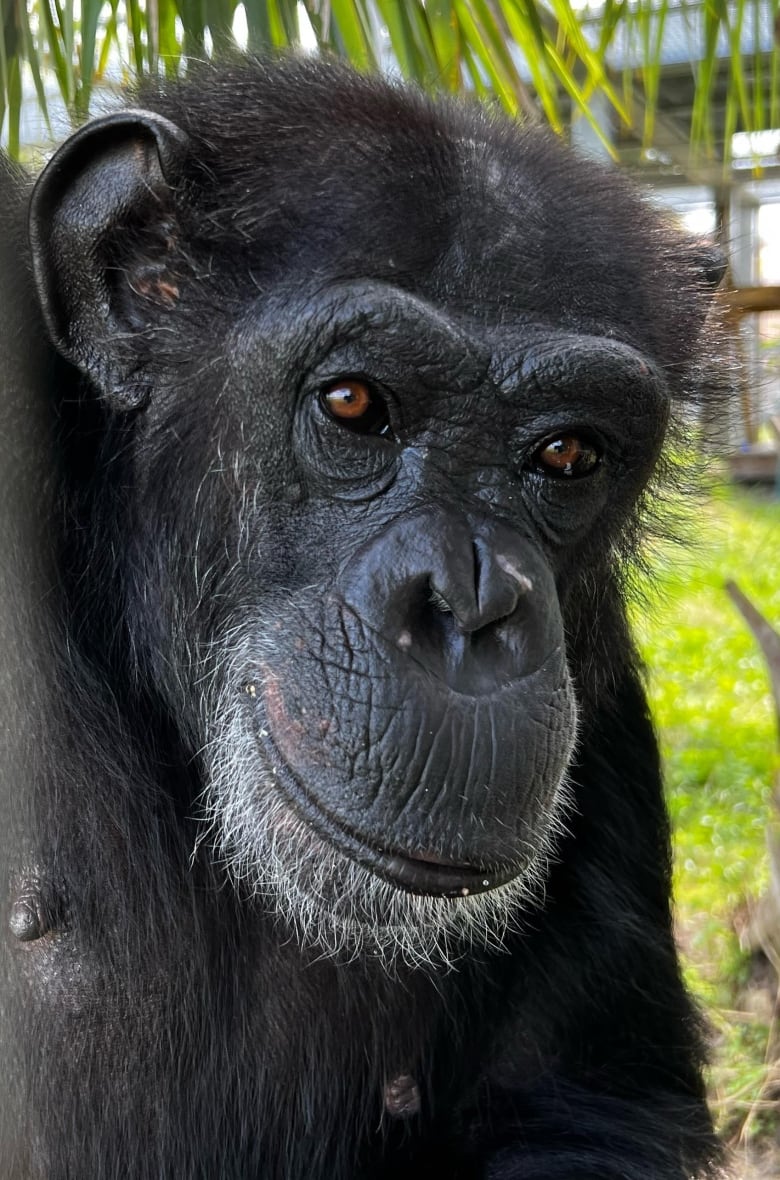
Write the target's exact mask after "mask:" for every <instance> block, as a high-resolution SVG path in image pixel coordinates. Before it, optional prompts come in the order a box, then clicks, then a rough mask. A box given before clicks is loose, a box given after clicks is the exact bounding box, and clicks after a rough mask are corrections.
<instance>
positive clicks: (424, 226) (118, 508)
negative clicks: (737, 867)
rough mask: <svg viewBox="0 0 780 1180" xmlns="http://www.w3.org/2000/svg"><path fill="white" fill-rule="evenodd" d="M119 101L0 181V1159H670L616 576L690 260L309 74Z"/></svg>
mask: <svg viewBox="0 0 780 1180" xmlns="http://www.w3.org/2000/svg"><path fill="white" fill-rule="evenodd" d="M130 102H131V103H132V105H128V106H127V107H125V108H123V109H122V110H119V111H114V113H110V114H107V115H105V116H104V117H102V118H99V119H97V120H96V121H94V122H92V123H90V124H88V125H87V126H85V127H83V128H82V129H81V130H79V131H78V132H76V134H75V135H73V136H72V137H71V138H70V139H69V140H68V141H67V142H66V143H65V144H64V146H63V147H62V148H61V149H60V150H59V151H58V152H57V153H56V154H55V156H54V157H53V159H52V160H51V162H50V163H49V164H48V166H47V167H46V168H45V170H44V171H43V174H42V175H41V177H40V178H39V180H38V181H37V183H36V184H35V186H34V188H33V187H32V186H31V184H29V183H28V182H27V181H26V180H24V179H20V178H19V177H18V176H16V175H15V174H13V173H12V172H11V171H10V169H9V170H7V171H6V172H5V173H3V174H2V177H1V178H0V180H1V183H2V194H1V195H2V208H3V213H2V217H3V245H2V250H3V251H4V258H5V261H4V275H5V277H4V282H3V301H4V302H3V309H2V324H3V327H2V337H3V344H2V349H3V354H4V357H3V380H4V382H5V383H6V386H7V388H6V387H4V392H3V397H4V411H3V412H4V417H5V418H8V421H9V422H10V425H7V428H6V429H5V435H4V439H3V444H2V445H3V461H4V463H5V464H6V474H5V475H4V477H3V488H4V495H3V503H2V505H0V514H1V515H0V529H1V530H2V533H1V535H2V538H3V546H4V563H5V565H4V574H3V578H2V581H1V582H0V623H2V635H3V644H4V651H3V660H4V669H3V671H4V675H3V677H2V680H0V685H2V694H3V695H2V700H1V701H0V707H2V712H3V729H4V739H3V740H4V745H3V751H2V816H1V817H0V818H1V819H2V834H0V842H1V844H0V848H1V850H2V858H3V867H2V873H3V877H2V884H3V910H4V923H3V937H2V944H3V949H2V959H1V960H0V968H1V970H2V975H1V976H0V979H1V980H2V997H1V1002H0V1012H1V1013H2V1023H1V1024H0V1038H1V1042H2V1044H1V1047H2V1051H3V1061H4V1065H3V1070H2V1074H3V1078H2V1082H1V1083H0V1087H2V1093H1V1094H0V1107H2V1111H3V1114H2V1120H1V1121H0V1129H1V1131H2V1141H1V1142H0V1160H1V1161H2V1168H1V1169H0V1170H1V1171H2V1175H3V1177H4V1178H6V1180H120V1178H121V1180H127V1178H130V1180H304V1178H305V1180H383V1178H385V1180H391V1178H392V1180H413V1178H415V1177H417V1178H419V1180H423V1178H425V1180H436V1178H443V1180H476V1178H478V1177H484V1178H489V1180H618V1178H620V1180H685V1178H689V1177H691V1176H694V1175H695V1176H704V1175H712V1174H714V1171H715V1170H716V1169H717V1167H718V1150H717V1145H716V1141H715V1139H714V1136H713V1133H712V1128H711V1124H710V1120H709V1117H708V1114H707V1110H706V1105H705V1100H704V1095H703V1087H702V1081H701V1074H700V1067H701V1059H702V1052H701V1031H700V1028H699V1022H698V1018H697V1015H696V1012H695V1010H694V1008H693V1006H692V1004H691V1003H690V1001H689V999H688V998H687V996H686V994H685V991H684V989H683V986H682V983H681V980H680V973H679V968H678V963H677V958H676V954H675V947H674V942H673V937H672V931H671V923H670V912H669V891H670V880H669V877H670V873H669V846H668V845H669V835H668V829H667V819H666V814H665V810H664V804H663V800H662V790H661V777H660V771H659V758H658V751H657V746H656V740H655V737H654V734H653V729H652V725H651V722H650V719H649V717H648V711H647V706H646V703H645V696H644V692H643V688H642V683H641V674H640V670H639V667H638V660H637V656H636V652H635V650H634V647H633V644H632V641H631V638H630V635H629V632H628V629H627V624H626V612H625V599H626V592H627V587H628V584H629V581H630V579H631V577H632V572H633V573H635V571H636V570H637V569H638V568H641V567H639V566H638V565H637V557H636V555H637V552H638V550H637V544H638V541H639V539H640V537H641V534H642V528H643V526H644V524H645V523H646V521H647V519H648V516H649V515H652V513H653V511H654V508H655V506H656V504H657V503H658V502H659V497H660V495H661V492H660V486H661V482H660V481H659V478H658V476H659V473H660V476H661V477H663V475H664V471H665V470H666V469H668V468H669V467H670V463H669V461H668V460H666V459H665V458H663V454H662V448H663V446H664V440H665V438H667V439H668V438H669V437H670V431H671V432H672V437H679V436H680V429H681V426H680V424H681V423H682V424H684V423H685V422H686V421H687V420H689V419H690V416H691V414H692V412H693V410H694V409H695V407H696V406H697V404H699V403H700V402H702V401H703V399H705V398H708V399H710V412H712V409H713V405H714V404H715V403H714V402H713V401H712V399H718V398H721V399H723V400H725V398H726V396H727V393H728V390H727V388H726V383H725V382H724V381H723V380H722V378H721V376H720V374H719V373H718V372H717V371H715V372H714V373H713V372H712V371H711V370H712V369H713V366H712V365H710V364H708V363H707V361H708V359H709V357H710V356H711V355H712V353H711V348H712V344H711V340H710V329H709V328H708V327H706V326H705V320H706V317H707V311H708V304H709V302H710V296H711V293H712V290H713V289H714V287H715V286H716V285H717V282H718V279H719V276H720V265H719V262H718V260H717V258H716V257H715V256H713V255H711V254H708V253H707V251H706V250H705V249H703V248H702V247H701V246H699V245H695V244H691V243H690V242H689V241H688V240H687V239H685V238H684V237H683V236H682V235H681V234H680V233H679V232H678V231H677V230H675V229H674V228H672V227H671V226H670V225H669V224H667V223H666V222H665V221H664V219H663V218H662V217H661V216H660V215H659V214H657V212H655V211H654V210H653V209H652V208H651V207H650V205H649V204H647V203H646V202H645V201H644V200H643V199H642V198H640V197H639V196H637V195H636V194H635V193H634V192H633V191H632V189H631V187H630V186H629V185H628V184H626V183H625V182H624V181H623V180H622V179H621V178H620V177H619V176H618V175H616V173H615V172H614V171H606V170H603V169H602V168H600V167H598V166H596V165H595V164H592V163H588V162H585V161H583V160H579V159H576V158H575V157H574V156H572V155H571V154H569V152H568V151H567V150H566V149H565V148H564V147H562V146H561V145H559V144H558V143H557V142H556V141H555V140H554V139H553V138H552V137H551V136H550V135H547V134H543V133H541V132H539V131H538V130H532V129H523V128H520V127H517V126H515V125H514V124H512V123H510V122H509V121H507V120H506V119H503V118H501V117H499V116H497V115H495V114H493V113H489V112H487V111H486V110H484V109H479V108H478V107H476V106H474V105H463V104H459V103H455V102H450V101H432V100H430V99H429V98H427V97H425V96H423V95H421V94H418V93H415V92H413V91H409V90H407V89H404V88H402V87H401V86H400V85H397V84H395V83H392V82H389V81H382V80H378V79H371V78H367V77H363V76H360V75H358V74H355V73H353V72H351V71H350V70H348V69H347V68H345V67H342V66H339V65H337V64H333V63H328V62H325V61H316V60H298V59H295V58H289V59H281V60H278V61H270V62H269V61H255V60H251V59H246V60H238V61H233V62H228V63H226V64H223V65H222V66H220V67H211V66H203V67H201V68H199V69H196V70H194V71H193V72H192V73H191V75H190V77H189V79H188V80H184V81H181V80H179V81H167V80H159V81H154V82H147V83H144V84H142V85H141V87H140V89H139V90H138V91H137V92H136V93H135V94H134V95H133V96H132V97H131V99H130ZM26 217H27V218H28V219H29V220H28V230H27V233H26V234H25V233H24V232H23V227H22V222H23V220H24V219H25V218H26ZM6 255H7V257H5V256H6ZM707 322H708V321H707ZM715 368H717V367H715ZM9 407H10V408H11V413H10V416H9V412H8V411H9ZM6 452H7V453H6ZM9 465H10V466H9ZM9 471H11V475H10V476H9V475H8V472H9Z"/></svg>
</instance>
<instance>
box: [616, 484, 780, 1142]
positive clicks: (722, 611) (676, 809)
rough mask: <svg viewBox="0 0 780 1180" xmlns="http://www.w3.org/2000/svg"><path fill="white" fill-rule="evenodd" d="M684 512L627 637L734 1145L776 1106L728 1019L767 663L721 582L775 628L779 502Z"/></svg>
mask: <svg viewBox="0 0 780 1180" xmlns="http://www.w3.org/2000/svg"><path fill="white" fill-rule="evenodd" d="M690 511H691V514H692V515H691V526H692V527H691V530H690V531H691V532H692V533H693V534H694V536H695V538H696V544H695V546H694V548H693V551H692V552H691V551H688V550H680V549H679V548H678V547H676V546H669V547H667V548H665V549H663V550H662V551H661V553H660V555H659V557H658V559H657V560H656V562H655V570H656V574H657V577H658V582H659V601H658V602H656V603H655V604H654V608H653V609H652V610H651V611H649V612H648V611H647V610H644V609H643V610H641V611H640V610H637V611H636V612H635V613H636V620H635V630H636V633H637V637H638V639H639V643H640V648H641V650H642V653H643V656H644V658H645V660H646V661H647V665H648V668H649V673H648V676H649V681H648V684H649V690H650V699H651V704H652V707H653V711H654V714H655V718H656V722H657V725H658V728H659V733H660V737H661V742H662V747H663V751H664V757H665V761H666V773H667V782H668V797H669V806H670V810H671V814H672V819H673V823H674V827H675V884H676V897H677V914H678V930H679V936H680V942H681V945H682V947H683V951H684V955H685V961H686V975H687V978H688V982H689V984H690V986H691V987H692V989H693V990H694V992H695V993H696V994H697V995H698V996H699V997H700V999H701V1001H702V1003H703V1005H704V1007H705V1009H706V1011H707V1015H708V1017H709V1020H710V1022H711V1024H712V1025H713V1027H714V1028H715V1030H716V1046H715V1056H714V1061H713V1067H712V1070H711V1092H712V1097H713V1103H714V1106H715V1111H716V1115H717V1117H718V1120H719V1123H720V1126H721V1129H722V1130H723V1131H724V1133H725V1134H726V1135H727V1136H732V1137H741V1138H742V1139H743V1141H744V1140H746V1139H750V1137H751V1136H752V1137H760V1135H761V1134H762V1133H763V1132H766V1131H767V1130H769V1129H772V1130H777V1127H778V1123H780V1116H778V1114H777V1112H776V1109H775V1115H774V1127H773V1128H769V1127H768V1126H767V1122H768V1121H769V1122H771V1120H772V1116H771V1114H770V1115H769V1116H767V1114H766V1110H770V1111H771V1107H772V1104H771V1103H770V1102H768V1101H766V1100H767V1099H768V1097H769V1090H768V1086H769V1083H770V1067H769V1066H767V1065H766V1064H765V1053H766V1050H767V1045H768V1038H769V1028H768V1025H767V1021H766V1018H765V1017H762V1015H761V1014H755V1013H753V1014H751V1013H749V1012H740V1011H735V1008H736V1007H737V1006H738V1005H739V1004H740V998H741V991H740V987H741V985H744V982H745V979H746V977H747V957H746V955H745V954H744V953H743V952H742V951H741V950H740V948H739V943H738V939H737V935H736V933H735V930H734V918H735V915H736V914H738V913H739V911H740V908H742V909H743V910H744V907H745V904H746V901H747V900H748V899H751V898H753V899H754V898H756V897H757V896H758V895H759V894H760V892H761V890H762V889H763V887H764V886H765V884H766V880H767V858H766V848H765V830H766V825H767V819H768V817H769V814H770V810H769V800H770V795H771V791H772V785H773V782H774V778H775V775H776V774H777V773H778V752H777V751H778V742H777V735H776V727H775V719H774V707H773V703H772V699H771V694H770V687H769V677H768V672H767V668H766V665H765V663H764V661H763V659H762V656H761V654H760V652H759V650H758V648H757V645H756V643H755V640H754V639H753V637H752V635H751V634H750V632H749V630H748V628H747V627H746V625H745V624H744V622H743V620H742V618H741V616H740V615H739V614H738V612H737V610H736V608H735V607H734V606H733V604H732V603H731V600H730V599H729V597H728V596H727V594H726V592H725V590H724V588H723V584H724V582H725V581H726V580H727V579H729V578H731V579H733V580H734V581H736V582H737V583H738V585H739V586H740V588H741V589H742V590H743V591H744V592H745V593H746V594H747V595H748V597H749V598H751V599H752V601H753V602H754V604H755V605H756V606H757V607H758V609H759V610H760V611H761V612H762V613H763V614H764V615H765V617H767V618H768V619H769V621H770V622H772V623H773V624H774V625H775V626H777V625H779V624H780V501H778V500H777V499H772V498H771V497H770V496H769V495H768V494H764V495H760V494H759V493H756V492H753V493H751V492H747V491H737V490H734V489H725V488H723V489H719V490H716V491H715V492H714V493H713V494H712V495H711V496H710V497H709V498H708V499H707V500H705V501H704V502H700V503H695V504H693V503H692V505H691V509H690ZM776 1076H777V1074H776V1073H775V1078H776Z"/></svg>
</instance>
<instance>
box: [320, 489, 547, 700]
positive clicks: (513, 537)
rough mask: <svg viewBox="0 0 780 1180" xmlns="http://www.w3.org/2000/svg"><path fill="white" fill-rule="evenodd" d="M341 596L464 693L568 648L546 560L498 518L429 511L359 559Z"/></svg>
mask: <svg viewBox="0 0 780 1180" xmlns="http://www.w3.org/2000/svg"><path fill="white" fill-rule="evenodd" d="M339 590H340V593H341V594H342V595H343V598H344V600H345V602H346V603H347V604H348V605H349V606H350V607H351V608H352V609H353V610H354V612H355V614H357V615H358V616H359V617H360V618H361V619H362V620H363V621H364V622H365V623H366V624H368V625H369V626H370V627H371V629H372V630H373V631H374V632H376V633H378V634H379V635H380V636H381V637H382V638H383V639H384V640H387V641H390V642H391V644H392V645H393V646H394V648H395V649H396V650H397V651H398V652H401V653H404V654H408V655H409V656H410V657H413V658H414V659H415V660H416V661H417V663H418V664H420V665H422V666H423V667H425V668H426V669H427V670H428V671H430V672H431V673H433V674H434V675H435V676H436V677H437V678H439V679H442V680H444V681H445V683H447V684H448V685H449V686H450V687H451V688H454V689H456V690H458V691H461V692H468V693H472V694H473V693H486V692H493V691H495V690H496V689H497V688H499V687H501V686H505V685H506V684H508V683H509V682H511V681H513V680H516V679H518V678H520V677H522V676H525V675H529V674H530V673H531V672H534V671H536V669H537V668H539V667H540V666H541V664H542V663H543V662H544V661H545V660H546V659H547V657H548V656H549V655H550V654H551V652H552V651H553V650H555V649H556V648H557V647H558V646H559V645H560V628H559V627H558V628H557V629H556V626H555V625H554V624H555V622H556V619H557V616H556V618H553V615H554V614H555V612H551V611H550V609H549V603H550V602H554V601H555V592H554V586H553V584H552V575H551V573H550V571H549V569H548V567H547V565H546V563H545V562H544V559H543V558H542V556H541V554H540V553H539V551H538V549H537V548H536V547H535V546H534V545H532V544H531V543H530V542H529V541H527V540H526V539H525V538H523V537H522V536H521V535H520V534H519V533H517V532H516V531H515V530H514V529H512V528H511V527H509V526H508V525H505V524H503V523H501V522H497V521H491V520H489V519H484V518H476V517H467V516H465V514H458V515H455V514H453V515H449V514H445V513H438V512H430V511H429V512H426V511H422V512H420V513H417V514H414V515H412V516H407V517H405V518H404V519H403V520H399V521H396V522H394V523H393V524H391V525H390V526H389V527H388V528H387V529H385V530H384V531H383V532H382V533H380V534H379V535H378V536H377V537H375V538H374V539H373V540H371V541H370V542H369V543H368V544H367V545H365V546H363V547H362V548H361V549H360V550H358V552H357V553H356V554H354V556H353V557H352V559H351V560H350V562H349V564H348V565H347V566H346V568H345V569H344V570H342V572H341V575H340V577H339ZM558 622H559V620H558Z"/></svg>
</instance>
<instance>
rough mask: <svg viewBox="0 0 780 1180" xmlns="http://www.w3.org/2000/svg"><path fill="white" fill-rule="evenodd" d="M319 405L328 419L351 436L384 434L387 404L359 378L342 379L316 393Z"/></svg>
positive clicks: (386, 424) (386, 422)
mask: <svg viewBox="0 0 780 1180" xmlns="http://www.w3.org/2000/svg"><path fill="white" fill-rule="evenodd" d="M320 405H321V406H322V407H323V409H324V410H325V412H326V413H327V414H328V415H329V417H331V418H333V419H334V420H335V421H336V422H338V424H339V426H344V427H345V428H346V429H347V430H351V431H353V432H354V433H355V434H387V433H388V432H389V430H390V417H389V414H388V412H387V403H386V402H385V400H384V398H382V397H381V396H380V395H379V394H378V393H377V392H376V390H374V389H372V388H371V386H370V385H369V384H368V383H367V382H365V381H363V380H361V379H360V378H359V377H343V378H339V380H338V381H332V382H331V383H330V384H329V385H326V386H325V387H324V388H323V389H322V390H321V391H320Z"/></svg>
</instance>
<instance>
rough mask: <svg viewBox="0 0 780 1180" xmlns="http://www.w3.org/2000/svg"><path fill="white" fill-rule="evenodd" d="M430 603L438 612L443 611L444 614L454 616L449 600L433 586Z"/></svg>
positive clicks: (429, 596)
mask: <svg viewBox="0 0 780 1180" xmlns="http://www.w3.org/2000/svg"><path fill="white" fill-rule="evenodd" d="M428 602H429V603H430V604H431V606H435V607H436V610H439V611H441V612H442V614H448V615H451V614H452V607H451V606H450V604H449V603H448V602H447V599H446V598H445V597H444V595H443V594H440V593H439V591H438V590H437V589H436V587H435V586H433V585H431V592H430V594H429V595H428Z"/></svg>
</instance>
